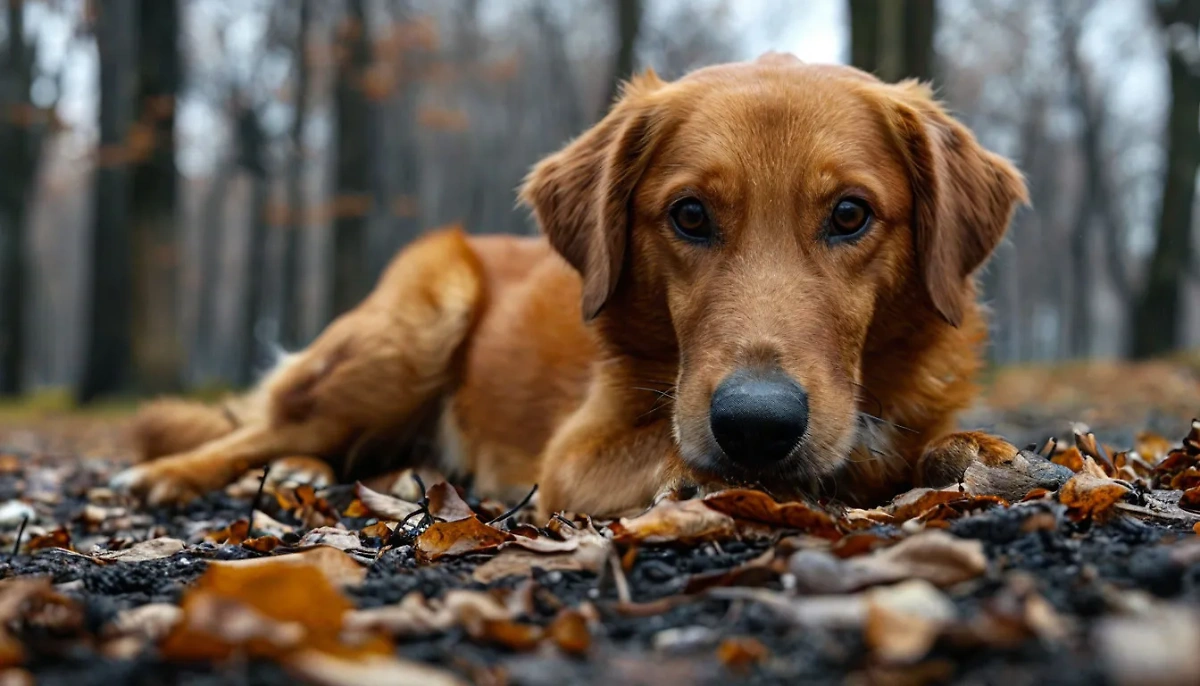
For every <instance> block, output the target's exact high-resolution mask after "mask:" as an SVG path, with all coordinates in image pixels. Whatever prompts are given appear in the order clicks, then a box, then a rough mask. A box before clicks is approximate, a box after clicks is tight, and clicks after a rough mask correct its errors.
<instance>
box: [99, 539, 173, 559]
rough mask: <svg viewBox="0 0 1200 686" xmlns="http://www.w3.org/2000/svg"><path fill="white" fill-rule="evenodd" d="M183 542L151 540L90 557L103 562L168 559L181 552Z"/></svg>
mask: <svg viewBox="0 0 1200 686" xmlns="http://www.w3.org/2000/svg"><path fill="white" fill-rule="evenodd" d="M183 547H184V543H183V541H181V540H179V539H177V538H166V537H162V538H152V539H150V540H149V541H141V542H139V543H134V544H133V545H131V546H129V547H128V548H126V549H124V550H106V551H104V552H102V553H96V554H95V555H93V556H92V557H94V558H96V559H97V560H103V561H105V562H145V561H146V560H158V559H160V558H164V557H170V556H172V555H174V554H175V553H177V552H179V551H181V550H183Z"/></svg>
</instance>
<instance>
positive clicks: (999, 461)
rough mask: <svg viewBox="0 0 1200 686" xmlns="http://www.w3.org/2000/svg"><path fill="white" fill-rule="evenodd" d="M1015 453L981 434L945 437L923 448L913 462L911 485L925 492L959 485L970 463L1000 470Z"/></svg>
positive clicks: (1002, 442) (1003, 442) (1011, 447)
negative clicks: (914, 471)
mask: <svg viewBox="0 0 1200 686" xmlns="http://www.w3.org/2000/svg"><path fill="white" fill-rule="evenodd" d="M1017 452H1018V450H1017V447H1016V446H1014V445H1013V444H1011V443H1009V442H1008V441H1006V440H1004V439H1003V438H998V437H996V436H993V435H991V434H988V433H984V432H982V431H961V432H958V433H952V434H947V435H946V436H943V437H941V438H939V439H937V440H935V441H934V442H933V443H930V444H929V446H928V447H926V449H925V453H924V454H923V455H922V456H921V459H920V460H918V461H917V468H916V473H915V474H914V483H915V485H917V486H924V487H928V488H942V487H945V486H950V485H953V484H956V483H958V482H960V481H962V478H963V475H964V474H965V473H966V471H967V467H970V466H971V463H973V462H981V463H983V464H985V465H987V466H989V467H1001V466H1004V465H1005V464H1007V463H1009V462H1011V461H1012V459H1013V458H1014V457H1016V455H1017Z"/></svg>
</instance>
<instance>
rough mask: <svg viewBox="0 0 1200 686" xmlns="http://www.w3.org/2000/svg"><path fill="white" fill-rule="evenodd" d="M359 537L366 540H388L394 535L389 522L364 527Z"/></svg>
mask: <svg viewBox="0 0 1200 686" xmlns="http://www.w3.org/2000/svg"><path fill="white" fill-rule="evenodd" d="M393 526H395V524H393ZM358 535H359V536H360V537H361V538H364V539H366V538H382V539H384V540H386V539H387V538H388V537H389V536H391V535H392V528H391V527H390V526H388V523H387V522H375V523H374V524H368V525H367V526H364V527H363V528H362V529H361V530H360V531H359V532H358Z"/></svg>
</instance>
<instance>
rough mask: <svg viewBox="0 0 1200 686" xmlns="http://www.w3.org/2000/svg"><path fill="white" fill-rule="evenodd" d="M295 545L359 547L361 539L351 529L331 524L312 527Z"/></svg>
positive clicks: (339, 548)
mask: <svg viewBox="0 0 1200 686" xmlns="http://www.w3.org/2000/svg"><path fill="white" fill-rule="evenodd" d="M296 545H297V546H310V545H327V546H329V547H330V548H337V549H338V550H351V549H353V548H361V547H362V540H361V539H359V537H358V534H356V533H355V532H353V531H346V530H345V529H339V528H337V527H333V526H323V527H320V528H317V529H313V530H312V531H309V532H308V533H306V534H304V536H303V537H302V538H301V539H300V542H299V543H297V544H296Z"/></svg>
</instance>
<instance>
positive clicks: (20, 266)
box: [0, 0, 40, 395]
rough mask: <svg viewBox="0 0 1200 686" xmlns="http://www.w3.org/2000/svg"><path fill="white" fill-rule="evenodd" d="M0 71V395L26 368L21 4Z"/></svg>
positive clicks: (33, 154)
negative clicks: (0, 116) (0, 180)
mask: <svg viewBox="0 0 1200 686" xmlns="http://www.w3.org/2000/svg"><path fill="white" fill-rule="evenodd" d="M7 48H8V49H7V50H6V52H5V58H4V62H3V64H4V69H3V71H2V72H0V111H5V112H9V113H12V114H10V116H8V117H5V118H4V119H3V120H0V169H2V172H0V173H2V174H3V176H4V179H5V181H4V183H0V395H17V394H19V393H20V392H21V386H22V384H21V381H22V374H23V372H24V369H23V366H24V363H25V340H24V337H25V303H26V300H27V299H28V293H27V290H28V273H27V270H26V268H25V262H26V250H27V245H26V243H27V238H26V226H25V219H26V215H27V212H26V208H27V205H28V202H29V195H30V192H31V189H32V182H33V178H34V171H35V169H36V167H37V160H38V157H39V149H40V142H39V140H38V137H37V136H36V134H35V132H34V130H33V125H34V122H33V117H32V114H33V103H32V102H30V91H31V87H32V85H33V65H34V59H33V54H32V53H33V51H32V50H31V49H30V46H29V45H27V44H26V42H25V4H24V3H23V2H20V0H9V2H8V46H7Z"/></svg>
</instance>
